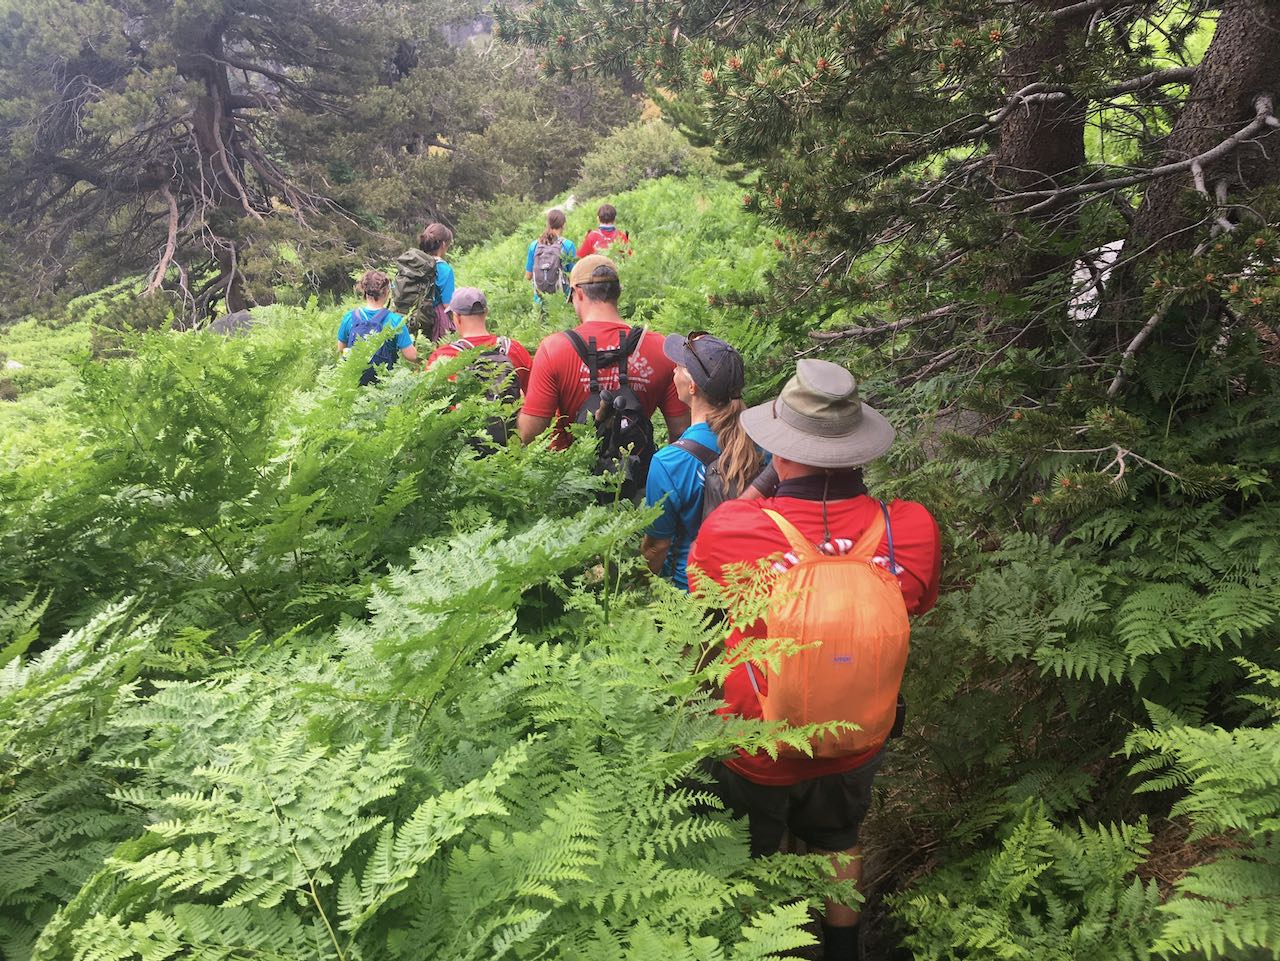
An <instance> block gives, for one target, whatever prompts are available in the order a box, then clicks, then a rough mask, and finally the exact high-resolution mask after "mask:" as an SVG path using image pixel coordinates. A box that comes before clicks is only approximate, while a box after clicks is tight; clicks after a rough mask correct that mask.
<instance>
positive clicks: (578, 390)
mask: <svg viewBox="0 0 1280 961" xmlns="http://www.w3.org/2000/svg"><path fill="white" fill-rule="evenodd" d="M569 291H570V297H571V301H570V302H571V303H572V304H573V309H574V312H575V313H576V314H577V315H578V320H579V321H580V323H579V324H578V326H577V327H575V328H573V329H574V330H575V331H576V332H577V333H578V335H579V336H580V337H581V338H582V339H583V340H584V341H587V340H589V339H590V338H592V337H594V338H595V340H596V344H597V346H598V347H600V348H602V349H603V348H610V347H617V346H618V344H619V342H620V340H621V338H622V337H623V336H625V334H626V332H627V331H629V330H630V329H631V328H630V326H629V325H628V324H627V323H626V322H625V321H624V320H623V319H622V316H621V314H619V313H618V298H619V297H620V296H621V293H622V284H621V282H620V281H619V280H618V268H617V265H615V264H614V263H613V261H611V260H610V259H609V258H608V257H603V256H601V255H599V254H593V255H591V256H589V257H584V258H582V259H581V260H579V261H578V262H577V263H576V264H574V266H573V271H572V272H571V273H570V274H569ZM662 345H663V337H662V335H661V334H656V333H653V332H647V333H645V335H644V337H643V338H641V341H640V344H639V346H638V347H637V348H636V351H635V353H633V354H632V355H631V358H630V362H629V363H628V364H627V375H628V377H629V379H630V382H631V387H632V388H633V389H634V390H635V392H636V395H637V396H638V397H639V399H640V402H641V404H642V405H643V406H644V409H645V413H646V414H647V415H648V416H650V417H652V416H653V413H654V411H657V410H661V411H662V416H663V419H664V420H665V421H666V424H667V433H668V435H669V436H671V437H672V438H675V437H679V436H680V434H681V433H683V432H684V430H685V429H686V428H687V427H688V426H689V408H688V406H686V405H685V403H684V402H683V401H682V400H680V398H679V396H678V395H677V394H676V387H675V364H674V363H672V362H671V360H670V359H668V358H667V355H666V354H665V353H664V352H663V349H662ZM600 383H601V386H602V387H604V388H606V389H610V390H616V389H617V387H618V372H617V370H616V369H609V368H605V369H602V370H601V371H600ZM590 392H591V388H590V373H589V371H588V370H587V365H586V364H585V363H583V361H582V358H581V357H580V356H579V355H578V352H577V351H576V350H574V347H573V344H572V343H571V342H570V341H569V338H568V337H567V336H565V334H564V333H563V332H558V333H554V334H551V335H550V336H548V337H547V338H546V339H545V340H543V342H542V343H541V344H540V345H539V346H538V351H537V354H536V355H535V356H534V359H533V371H532V373H531V375H530V377H529V388H528V390H527V391H526V392H525V401H524V407H523V408H522V409H521V411H520V418H519V430H520V439H521V440H522V441H524V442H525V443H526V444H527V443H529V442H530V441H532V440H533V439H534V438H535V437H537V436H538V435H539V434H541V433H542V432H543V431H545V430H546V429H547V428H548V427H550V426H551V425H552V423H553V422H554V424H555V433H554V434H553V436H552V441H551V446H552V447H554V448H555V449H557V450H563V449H564V448H566V447H568V446H569V445H570V444H571V443H572V442H573V437H572V436H571V435H570V434H569V431H568V425H569V423H570V422H571V421H572V419H573V417H574V416H575V415H576V414H577V412H578V410H579V409H580V408H581V407H582V405H583V404H584V403H585V402H586V400H587V398H588V396H589V395H590Z"/></svg>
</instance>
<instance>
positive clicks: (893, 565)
mask: <svg viewBox="0 0 1280 961" xmlns="http://www.w3.org/2000/svg"><path fill="white" fill-rule="evenodd" d="M879 504H880V513H882V514H883V515H884V536H885V538H886V539H887V540H888V542H889V573H890V574H895V575H896V574H897V573H898V562H897V561H896V560H894V558H893V527H892V526H890V524H889V505H888V504H886V503H885V502H884V501H879Z"/></svg>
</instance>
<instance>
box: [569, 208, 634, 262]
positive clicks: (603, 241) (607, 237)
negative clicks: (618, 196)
mask: <svg viewBox="0 0 1280 961" xmlns="http://www.w3.org/2000/svg"><path fill="white" fill-rule="evenodd" d="M596 219H597V220H598V221H599V226H598V227H596V228H595V229H594V230H589V231H587V236H586V237H584V238H583V239H582V246H581V247H579V248H578V257H579V258H584V257H590V256H591V255H592V254H599V253H603V252H604V251H606V250H608V249H609V248H610V247H612V246H613V245H614V244H615V243H616V244H617V245H618V246H619V247H620V248H624V249H625V250H626V253H627V256H630V255H631V238H630V237H628V236H627V232H626V231H625V230H619V229H618V228H617V226H616V225H615V224H614V221H615V220H617V219H618V211H617V208H616V207H614V206H613V204H601V205H600V207H599V209H598V210H596Z"/></svg>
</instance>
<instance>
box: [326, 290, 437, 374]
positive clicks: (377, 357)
mask: <svg viewBox="0 0 1280 961" xmlns="http://www.w3.org/2000/svg"><path fill="white" fill-rule="evenodd" d="M356 293H357V294H359V295H360V296H362V297H364V306H363V307H357V308H355V309H354V310H348V311H347V312H346V313H345V314H343V316H342V322H341V323H340V324H338V353H339V354H341V355H345V354H346V353H347V351H349V350H350V349H351V348H352V347H354V346H355V344H356V341H359V340H367V339H369V338H371V337H379V336H381V337H385V340H384V341H383V343H382V345H381V346H380V347H379V348H378V349H377V350H376V351H374V354H373V357H372V358H371V359H370V360H369V366H368V367H366V368H365V370H364V373H362V374H361V375H360V384H361V386H364V385H366V384H372V383H374V382H375V381H376V380H377V379H378V368H379V367H381V368H383V369H386V370H389V369H390V368H391V367H393V366H394V365H395V362H396V355H397V354H399V355H400V356H401V357H403V358H404V359H405V360H407V361H408V362H409V363H411V364H412V363H415V362H416V361H417V360H418V350H417V348H416V347H414V346H413V335H412V334H410V333H409V327H408V325H407V324H406V323H405V320H404V317H403V316H402V315H400V314H396V313H392V312H391V310H389V309H388V307H387V300H388V299H389V298H390V296H391V278H389V277H388V276H387V275H386V274H384V273H383V272H382V271H380V270H366V271H365V272H364V274H363V275H361V277H360V280H359V281H357V282H356Z"/></svg>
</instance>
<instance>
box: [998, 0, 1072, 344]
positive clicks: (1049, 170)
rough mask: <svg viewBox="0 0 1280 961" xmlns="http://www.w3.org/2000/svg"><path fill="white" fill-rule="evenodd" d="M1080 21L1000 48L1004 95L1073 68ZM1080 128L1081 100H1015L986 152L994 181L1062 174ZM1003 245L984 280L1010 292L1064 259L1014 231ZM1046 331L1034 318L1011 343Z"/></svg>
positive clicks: (1048, 179)
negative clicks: (1003, 261)
mask: <svg viewBox="0 0 1280 961" xmlns="http://www.w3.org/2000/svg"><path fill="white" fill-rule="evenodd" d="M1069 2H1071V0H1052V2H1051V3H1049V4H1047V5H1046V6H1047V8H1048V9H1058V8H1060V7H1064V6H1067V5H1068V3H1069ZM1086 25H1087V15H1077V16H1073V17H1064V18H1060V19H1058V20H1056V21H1054V22H1053V23H1052V24H1050V25H1047V26H1046V27H1045V28H1044V29H1043V30H1042V31H1041V32H1039V33H1037V34H1034V35H1031V36H1029V37H1027V38H1025V39H1024V40H1022V41H1021V42H1020V43H1019V44H1018V45H1017V46H1016V47H1014V48H1013V49H1011V50H1010V51H1009V52H1008V53H1007V54H1006V55H1005V58H1004V63H1003V68H1002V72H1003V74H1004V76H1005V91H1006V93H1007V94H1008V95H1010V96H1012V95H1013V94H1015V93H1016V92H1017V91H1019V90H1021V89H1022V88H1023V87H1025V86H1027V85H1028V84H1031V83H1035V82H1037V81H1053V82H1059V83H1063V84H1067V83H1070V81H1071V80H1072V76H1073V73H1074V71H1073V68H1072V65H1071V60H1072V58H1071V49H1072V42H1073V40H1077V39H1079V38H1081V37H1082V36H1083V34H1084V32H1085V29H1086ZM1084 131H1085V104H1084V102H1083V101H1081V100H1079V99H1077V98H1074V97H1069V98H1066V99H1063V100H1050V101H1039V102H1035V103H1030V104H1025V105H1022V106H1019V107H1018V108H1017V109H1015V110H1012V111H1010V112H1009V115H1008V116H1007V117H1005V118H1004V120H1003V122H1002V123H1001V126H1000V143H999V147H998V148H997V149H996V150H995V152H994V153H993V155H992V168H993V175H994V177H995V180H996V181H997V183H999V184H1000V186H1001V187H1003V188H1005V189H1007V190H1009V191H1015V192H1016V191H1027V190H1046V189H1050V188H1052V187H1054V186H1055V185H1056V184H1058V183H1059V182H1060V178H1061V176H1062V175H1063V174H1066V173H1068V172H1069V171H1072V170H1075V169H1077V168H1078V167H1080V165H1081V164H1083V163H1084V159H1085V152H1084ZM1024 206H1026V203H1018V202H1013V203H1009V204H1005V205H1003V206H1002V210H1003V211H1004V212H1005V213H1006V214H1009V215H1010V216H1012V217H1013V218H1014V222H1015V223H1016V221H1017V218H1018V215H1019V210H1020V209H1021V208H1022V207H1024ZM1032 216H1036V215H1032ZM1045 216H1047V215H1045ZM1059 219H1060V218H1059ZM1055 229H1057V230H1063V229H1070V224H1062V223H1058V224H1056V225H1055ZM1007 249H1008V251H1009V254H1010V263H1009V270H1008V271H1007V272H1004V273H1002V274H1000V275H998V276H996V277H993V278H992V281H991V283H992V287H993V288H994V289H995V290H996V291H998V292H1000V293H1017V292H1018V291H1020V290H1022V289H1023V288H1025V287H1026V286H1027V285H1029V284H1033V283H1035V282H1037V281H1040V280H1043V279H1044V278H1045V277H1046V276H1049V275H1050V274H1052V273H1053V272H1055V271H1058V270H1061V269H1062V268H1063V267H1065V266H1066V264H1067V259H1066V258H1064V257H1063V255H1061V254H1058V253H1047V252H1044V251H1040V250H1036V249H1034V247H1032V249H1028V245H1027V244H1025V243H1023V242H1022V238H1021V236H1015V237H1014V238H1013V239H1012V241H1011V242H1010V243H1009V244H1008V245H1007ZM1046 334H1047V330H1046V328H1045V326H1044V324H1043V323H1037V324H1035V325H1034V326H1033V327H1032V328H1030V329H1028V330H1027V331H1026V332H1025V333H1024V334H1023V335H1022V336H1021V337H1020V338H1019V342H1020V343H1022V344H1023V345H1027V346H1030V345H1033V344H1037V343H1042V342H1043V341H1044V338H1045V336H1046Z"/></svg>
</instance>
